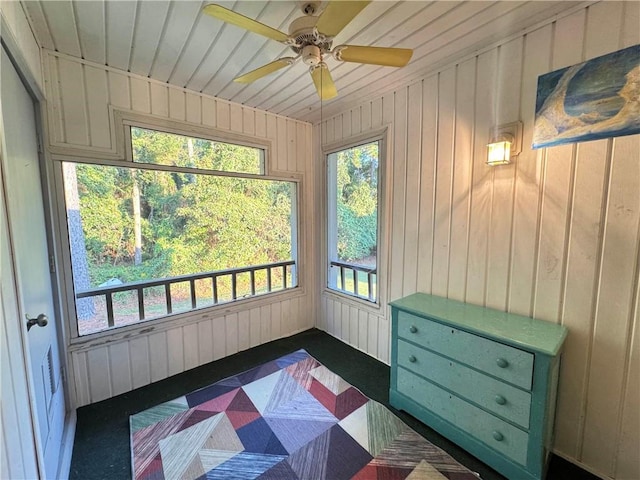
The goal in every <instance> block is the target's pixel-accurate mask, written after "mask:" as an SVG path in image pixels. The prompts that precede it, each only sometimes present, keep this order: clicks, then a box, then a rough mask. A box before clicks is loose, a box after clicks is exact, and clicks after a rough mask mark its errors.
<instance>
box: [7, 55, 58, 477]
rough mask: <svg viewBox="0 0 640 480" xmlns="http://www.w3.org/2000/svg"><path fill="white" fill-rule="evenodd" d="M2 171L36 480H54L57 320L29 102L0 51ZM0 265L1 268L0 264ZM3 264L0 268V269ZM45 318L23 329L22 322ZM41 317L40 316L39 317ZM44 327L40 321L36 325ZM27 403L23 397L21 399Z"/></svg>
mask: <svg viewBox="0 0 640 480" xmlns="http://www.w3.org/2000/svg"><path fill="white" fill-rule="evenodd" d="M1 66H2V68H1V70H2V72H1V80H2V82H1V87H0V88H1V97H0V98H1V99H2V119H3V130H4V132H3V134H4V141H3V154H2V167H3V168H2V170H3V173H4V175H3V177H4V178H3V183H4V191H5V196H6V211H7V217H8V223H9V241H10V251H11V253H12V259H13V267H14V272H15V281H16V291H17V294H18V307H19V314H20V318H7V319H6V320H5V321H6V322H18V323H19V325H20V327H21V329H22V338H23V345H24V349H25V351H26V352H25V357H26V361H27V370H28V373H30V375H29V377H30V385H31V397H32V402H33V403H34V405H33V410H32V411H33V412H34V416H35V417H36V418H35V419H34V430H35V437H36V443H37V445H36V451H37V453H38V463H39V467H40V470H41V471H40V477H41V478H47V479H48V478H56V474H57V469H58V463H59V459H60V451H61V442H62V432H63V428H64V418H65V402H64V391H63V390H64V389H63V385H62V375H61V362H60V348H59V342H58V329H57V322H58V319H57V318H55V307H54V302H53V295H52V283H51V274H50V271H49V251H48V243H47V229H46V222H45V216H44V209H43V201H42V198H43V197H42V188H41V176H40V164H39V156H38V143H37V136H36V121H35V109H34V103H33V100H32V98H31V96H30V95H29V93H28V92H27V90H26V88H25V87H24V85H23V83H22V81H21V80H20V78H19V77H18V74H17V72H16V70H15V69H14V67H13V65H12V64H11V61H10V60H9V58H8V56H7V54H6V52H5V51H4V49H2V61H1ZM3 264H6V263H5V262H3ZM3 266H4V265H3ZM26 315H28V316H29V318H37V317H38V316H39V315H43V316H46V317H47V320H48V323H47V325H46V326H39V325H37V324H36V325H35V326H33V327H31V328H30V329H27V320H26V318H25V316H26ZM40 318H41V319H42V318H43V317H40ZM41 323H45V322H41ZM24 401H27V399H24Z"/></svg>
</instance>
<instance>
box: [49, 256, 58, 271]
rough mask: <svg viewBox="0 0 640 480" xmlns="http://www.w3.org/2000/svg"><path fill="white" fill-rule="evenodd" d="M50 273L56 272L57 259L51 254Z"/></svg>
mask: <svg viewBox="0 0 640 480" xmlns="http://www.w3.org/2000/svg"><path fill="white" fill-rule="evenodd" d="M49 273H56V259H55V258H53V255H49Z"/></svg>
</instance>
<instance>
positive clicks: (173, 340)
mask: <svg viewBox="0 0 640 480" xmlns="http://www.w3.org/2000/svg"><path fill="white" fill-rule="evenodd" d="M182 338H183V336H182V328H181V327H179V328H172V329H171V330H168V331H167V357H168V361H169V376H171V375H175V374H176V373H180V372H184V343H183V342H182Z"/></svg>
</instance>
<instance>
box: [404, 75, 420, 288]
mask: <svg viewBox="0 0 640 480" xmlns="http://www.w3.org/2000/svg"><path fill="white" fill-rule="evenodd" d="M407 94H408V100H409V104H408V107H407V167H406V187H405V188H406V194H405V202H404V217H405V219H404V224H405V233H404V258H403V261H402V265H403V275H402V279H401V281H402V295H408V294H410V293H413V292H415V291H416V282H417V272H418V251H419V244H418V241H419V240H418V230H419V225H420V221H419V219H420V193H421V189H420V180H421V178H420V160H421V156H420V154H421V145H420V143H419V142H415V141H413V140H412V139H414V138H420V134H421V131H422V82H420V83H414V84H413V85H411V86H410V87H409V89H408V93H407Z"/></svg>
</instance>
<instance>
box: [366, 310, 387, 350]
mask: <svg viewBox="0 0 640 480" xmlns="http://www.w3.org/2000/svg"><path fill="white" fill-rule="evenodd" d="M368 316H369V322H368V323H369V329H368V330H369V331H368V335H367V337H368V338H367V352H368V353H369V355H371V356H372V357H375V358H379V357H378V333H380V335H383V334H384V332H378V316H376V315H374V314H373V313H369V315H368Z"/></svg>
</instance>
